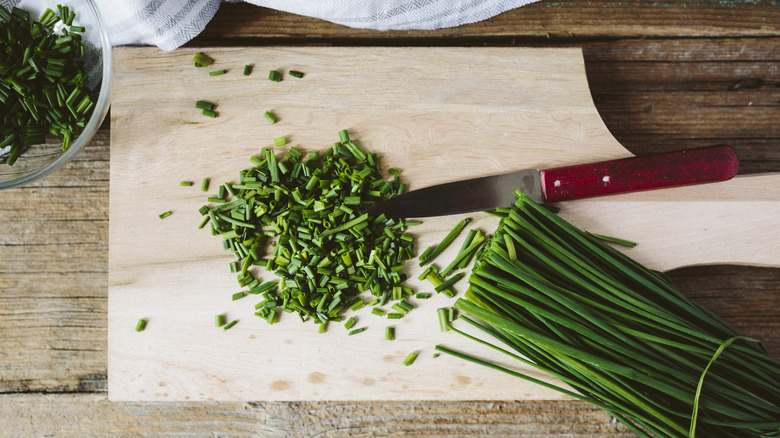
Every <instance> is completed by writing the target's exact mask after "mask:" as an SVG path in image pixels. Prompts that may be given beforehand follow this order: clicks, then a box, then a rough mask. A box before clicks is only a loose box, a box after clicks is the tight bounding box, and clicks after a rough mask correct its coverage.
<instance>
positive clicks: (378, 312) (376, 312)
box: [371, 307, 385, 316]
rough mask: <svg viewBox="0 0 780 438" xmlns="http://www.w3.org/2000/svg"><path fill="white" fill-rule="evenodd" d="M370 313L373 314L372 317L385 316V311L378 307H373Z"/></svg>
mask: <svg viewBox="0 0 780 438" xmlns="http://www.w3.org/2000/svg"><path fill="white" fill-rule="evenodd" d="M371 313H373V314H374V315H379V316H385V311H384V310H382V309H380V308H378V307H374V308H373V309H371Z"/></svg>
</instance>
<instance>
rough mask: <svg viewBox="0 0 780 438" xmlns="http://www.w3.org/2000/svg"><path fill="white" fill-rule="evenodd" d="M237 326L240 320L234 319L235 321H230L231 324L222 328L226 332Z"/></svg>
mask: <svg viewBox="0 0 780 438" xmlns="http://www.w3.org/2000/svg"><path fill="white" fill-rule="evenodd" d="M236 324H238V320H237V319H234V320H232V321H230V322H229V323H227V325H225V326H224V327H222V328H223V329H224V330H230V329H231V328H232V327H233V326H234V325H236Z"/></svg>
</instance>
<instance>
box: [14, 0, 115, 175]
mask: <svg viewBox="0 0 780 438" xmlns="http://www.w3.org/2000/svg"><path fill="white" fill-rule="evenodd" d="M58 4H61V5H63V6H68V7H69V8H70V10H72V11H75V12H76V18H75V20H74V21H73V24H74V25H79V26H84V27H86V32H85V33H84V34H83V38H84V39H83V42H84V57H85V69H86V71H87V74H88V75H89V84H88V85H89V88H90V89H92V90H97V89H98V88H99V94H98V99H97V102H95V106H94V108H93V110H92V114H91V115H90V117H89V121H88V122H87V124H86V126H85V127H84V129H83V130H82V131H81V133H80V134H79V135H78V137H75V138H74V139H73V140H72V141H71V144H70V147H69V148H68V149H67V150H66V151H65V152H63V151H62V140H61V139H59V138H56V137H54V136H51V138H48V137H47V141H46V143H44V144H38V145H32V146H29V147H28V148H27V149H26V150H25V151H24V152H22V154H21V155H20V156H19V158H18V159H17V160H16V163H14V165H13V166H9V165H8V164H6V159H7V155H8V154H7V153H5V154H4V153H3V152H2V151H0V190H2V189H8V188H11V187H18V186H21V185H23V184H27V183H30V182H32V181H35V180H37V179H39V178H42V177H44V176H46V175H48V174H49V173H51V172H53V171H55V170H57V169H59V168H60V167H62V166H63V165H64V164H65V163H67V162H68V161H69V160H70V159H71V158H73V156H74V155H76V154H77V153H79V151H81V150H82V149H84V146H86V145H87V144H88V143H89V142H90V140H92V137H94V135H95V133H96V132H97V131H98V129H100V125H101V124H102V123H103V120H104V119H105V117H106V114H107V113H108V108H109V105H110V98H111V67H112V65H111V62H112V61H111V45H110V43H109V40H108V35H107V34H106V30H105V28H104V26H103V22H102V21H101V19H100V14H99V12H98V9H97V6H96V5H95V2H94V1H93V0H59V1H51V0H49V1H44V0H21V1H15V0H10V1H9V0H0V5H3V6H5V7H6V9H8V10H10V9H11V7H12V6H16V7H17V8H20V9H24V10H26V11H29V12H30V16H31V17H32V18H33V19H36V20H37V19H38V17H40V16H41V14H42V13H43V12H44V11H45V10H46V9H47V8H51V9H52V10H54V11H57V5H58Z"/></svg>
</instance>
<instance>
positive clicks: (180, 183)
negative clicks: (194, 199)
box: [179, 181, 192, 187]
mask: <svg viewBox="0 0 780 438" xmlns="http://www.w3.org/2000/svg"><path fill="white" fill-rule="evenodd" d="M179 185H180V186H182V187H189V186H191V185H192V181H181V182H179Z"/></svg>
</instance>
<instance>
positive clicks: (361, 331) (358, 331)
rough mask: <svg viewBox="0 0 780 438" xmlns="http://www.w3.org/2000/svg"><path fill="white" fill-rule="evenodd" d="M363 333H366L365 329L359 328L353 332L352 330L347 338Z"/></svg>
mask: <svg viewBox="0 0 780 438" xmlns="http://www.w3.org/2000/svg"><path fill="white" fill-rule="evenodd" d="M364 331H366V327H361V328H359V329H355V330H352V331H351V332H349V333H347V336H352V335H356V334H358V333H363V332H364Z"/></svg>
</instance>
